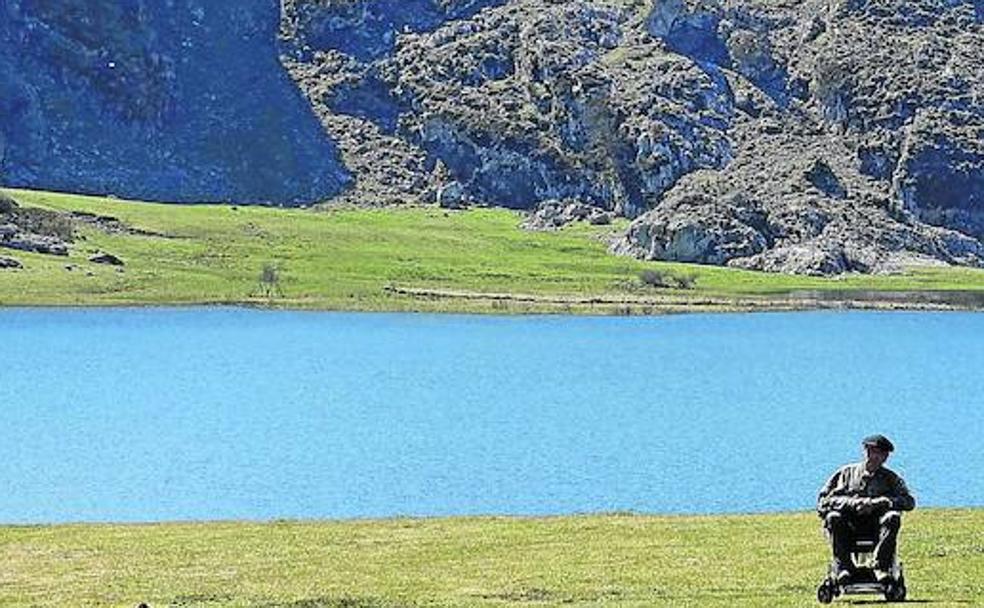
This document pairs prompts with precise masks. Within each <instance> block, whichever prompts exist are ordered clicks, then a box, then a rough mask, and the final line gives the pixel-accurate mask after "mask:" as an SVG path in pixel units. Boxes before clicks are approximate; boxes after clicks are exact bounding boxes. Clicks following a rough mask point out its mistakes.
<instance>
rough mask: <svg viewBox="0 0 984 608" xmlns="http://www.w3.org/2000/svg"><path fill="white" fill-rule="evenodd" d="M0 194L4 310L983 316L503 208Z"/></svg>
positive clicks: (932, 291) (976, 275) (957, 285)
mask: <svg viewBox="0 0 984 608" xmlns="http://www.w3.org/2000/svg"><path fill="white" fill-rule="evenodd" d="M9 194H12V195H13V197H14V201H15V202H14V203H9V202H8V203H6V204H4V202H3V200H4V199H3V197H2V196H0V305H7V306H10V305H147V304H156V305H164V304H246V305H260V306H270V307H290V308H312V309H332V310H415V311H457V312H495V313H527V312H553V313H590V314H656V313H661V312H680V311H715V310H717V311H720V310H789V309H804V308H824V307H836V308H844V307H854V308H877V309H893V308H914V309H921V308H925V309H951V308H957V309H981V308H984V270H980V269H967V268H917V269H913V270H910V271H907V272H905V273H900V274H895V275H877V276H870V275H860V274H858V275H852V276H841V277H838V278H823V277H807V276H797V275H784V274H776V273H762V272H752V271H748V270H743V269H736V268H719V267H714V266H706V265H695V264H682V263H669V262H647V261H639V260H634V259H631V258H626V257H617V256H613V255H610V254H609V253H608V252H607V251H606V243H607V242H608V240H609V239H610V238H612V235H613V234H617V233H618V232H619V231H621V230H624V228H625V225H626V224H627V221H626V220H618V221H616V222H615V223H614V224H613V225H608V226H604V225H602V226H596V225H591V224H588V223H584V222H579V223H576V224H572V225H569V226H566V227H565V228H563V229H560V230H555V231H548V232H537V231H528V230H523V229H521V228H520V223H521V221H522V219H523V216H522V214H520V213H519V212H516V211H510V210H506V209H469V210H463V211H446V210H442V209H438V208H435V207H433V206H423V207H420V206H400V207H388V208H365V207H333V208H331V209H330V210H322V211H317V210H305V209H270V208H265V207H242V206H240V207H237V206H222V205H184V206H181V205H166V204H152V203H141V202H132V201H121V200H115V199H106V198H98V197H86V196H75V195H65V194H52V193H44V192H28V191H10V192H9ZM14 205H16V206H14ZM4 260H9V261H10V262H8V263H5V262H4ZM7 266H10V267H7ZM268 269H269V270H268ZM268 272H272V273H273V274H272V275H269V276H268V279H267V280H265V279H264V278H263V277H264V275H265V274H268Z"/></svg>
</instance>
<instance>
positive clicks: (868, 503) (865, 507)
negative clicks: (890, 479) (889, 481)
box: [854, 497, 875, 515]
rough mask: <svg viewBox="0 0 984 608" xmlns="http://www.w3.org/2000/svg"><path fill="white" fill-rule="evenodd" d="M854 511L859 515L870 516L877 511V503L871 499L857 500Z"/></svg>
mask: <svg viewBox="0 0 984 608" xmlns="http://www.w3.org/2000/svg"><path fill="white" fill-rule="evenodd" d="M854 500H855V503H854V511H855V512H857V514H858V515H868V514H869V513H871V512H872V511H874V510H875V501H874V500H872V499H870V498H860V497H859V498H855V499H854Z"/></svg>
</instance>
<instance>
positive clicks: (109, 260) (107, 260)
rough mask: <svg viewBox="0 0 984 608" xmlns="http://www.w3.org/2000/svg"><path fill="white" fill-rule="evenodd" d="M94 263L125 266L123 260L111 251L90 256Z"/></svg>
mask: <svg viewBox="0 0 984 608" xmlns="http://www.w3.org/2000/svg"><path fill="white" fill-rule="evenodd" d="M89 261H90V262H92V263H93V264H110V265H112V266H123V265H124V264H123V260H121V259H119V258H118V257H116V256H115V255H113V254H111V253H100V254H96V255H94V256H92V257H90V258H89Z"/></svg>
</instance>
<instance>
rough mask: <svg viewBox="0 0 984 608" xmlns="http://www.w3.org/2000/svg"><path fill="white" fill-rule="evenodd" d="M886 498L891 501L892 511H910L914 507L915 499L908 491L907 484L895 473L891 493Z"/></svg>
mask: <svg viewBox="0 0 984 608" xmlns="http://www.w3.org/2000/svg"><path fill="white" fill-rule="evenodd" d="M888 498H890V499H891V501H892V507H891V508H892V510H893V511H911V510H913V509H915V508H916V499H915V498H913V496H912V494H910V493H909V488H908V486H906V485H905V481H903V480H902V478H901V477H899V476H898V475H895V479H894V481H893V483H892V495H891V496H889V497H888Z"/></svg>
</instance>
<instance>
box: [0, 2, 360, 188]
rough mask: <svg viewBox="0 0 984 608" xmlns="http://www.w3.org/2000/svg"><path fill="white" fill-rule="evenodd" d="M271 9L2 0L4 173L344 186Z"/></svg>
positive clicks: (0, 156) (135, 183)
mask: <svg viewBox="0 0 984 608" xmlns="http://www.w3.org/2000/svg"><path fill="white" fill-rule="evenodd" d="M279 16H280V13H279V6H278V4H277V2H276V0H218V1H217V0H210V1H208V2H206V1H204V0H166V1H161V2H150V1H147V0H126V1H122V2H121V1H118V0H112V1H110V0H98V1H92V0H86V1H83V0H38V1H33V0H32V1H30V2H28V1H26V0H3V1H0V179H2V182H3V183H4V184H6V185H12V186H23V187H37V188H52V189H62V190H71V191H77V192H78V191H81V192H92V193H111V194H116V195H119V196H126V197H133V198H143V199H157V200H166V201H225V200H229V201H244V202H277V203H300V202H310V201H315V200H322V199H324V198H326V197H328V196H331V195H333V194H335V193H337V192H339V191H340V190H341V189H342V188H343V187H344V186H345V185H346V183H347V182H348V181H349V180H350V178H349V176H348V173H347V171H346V170H345V169H344V167H343V166H342V165H341V164H340V162H339V161H338V153H337V149H336V148H335V146H334V144H333V143H332V142H331V141H330V139H329V138H328V137H327V136H326V135H325V133H324V132H323V131H322V129H321V128H320V126H319V124H318V122H317V120H316V118H315V117H314V116H313V114H312V112H311V110H310V107H309V106H308V105H307V104H306V103H305V101H304V99H303V96H301V95H300V94H299V92H298V91H297V89H296V87H295V86H294V84H293V83H292V82H291V80H290V78H289V77H288V76H287V74H286V72H285V71H284V70H283V68H282V66H281V65H280V64H279V61H278V50H277V44H276V32H277V28H278V27H279Z"/></svg>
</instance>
